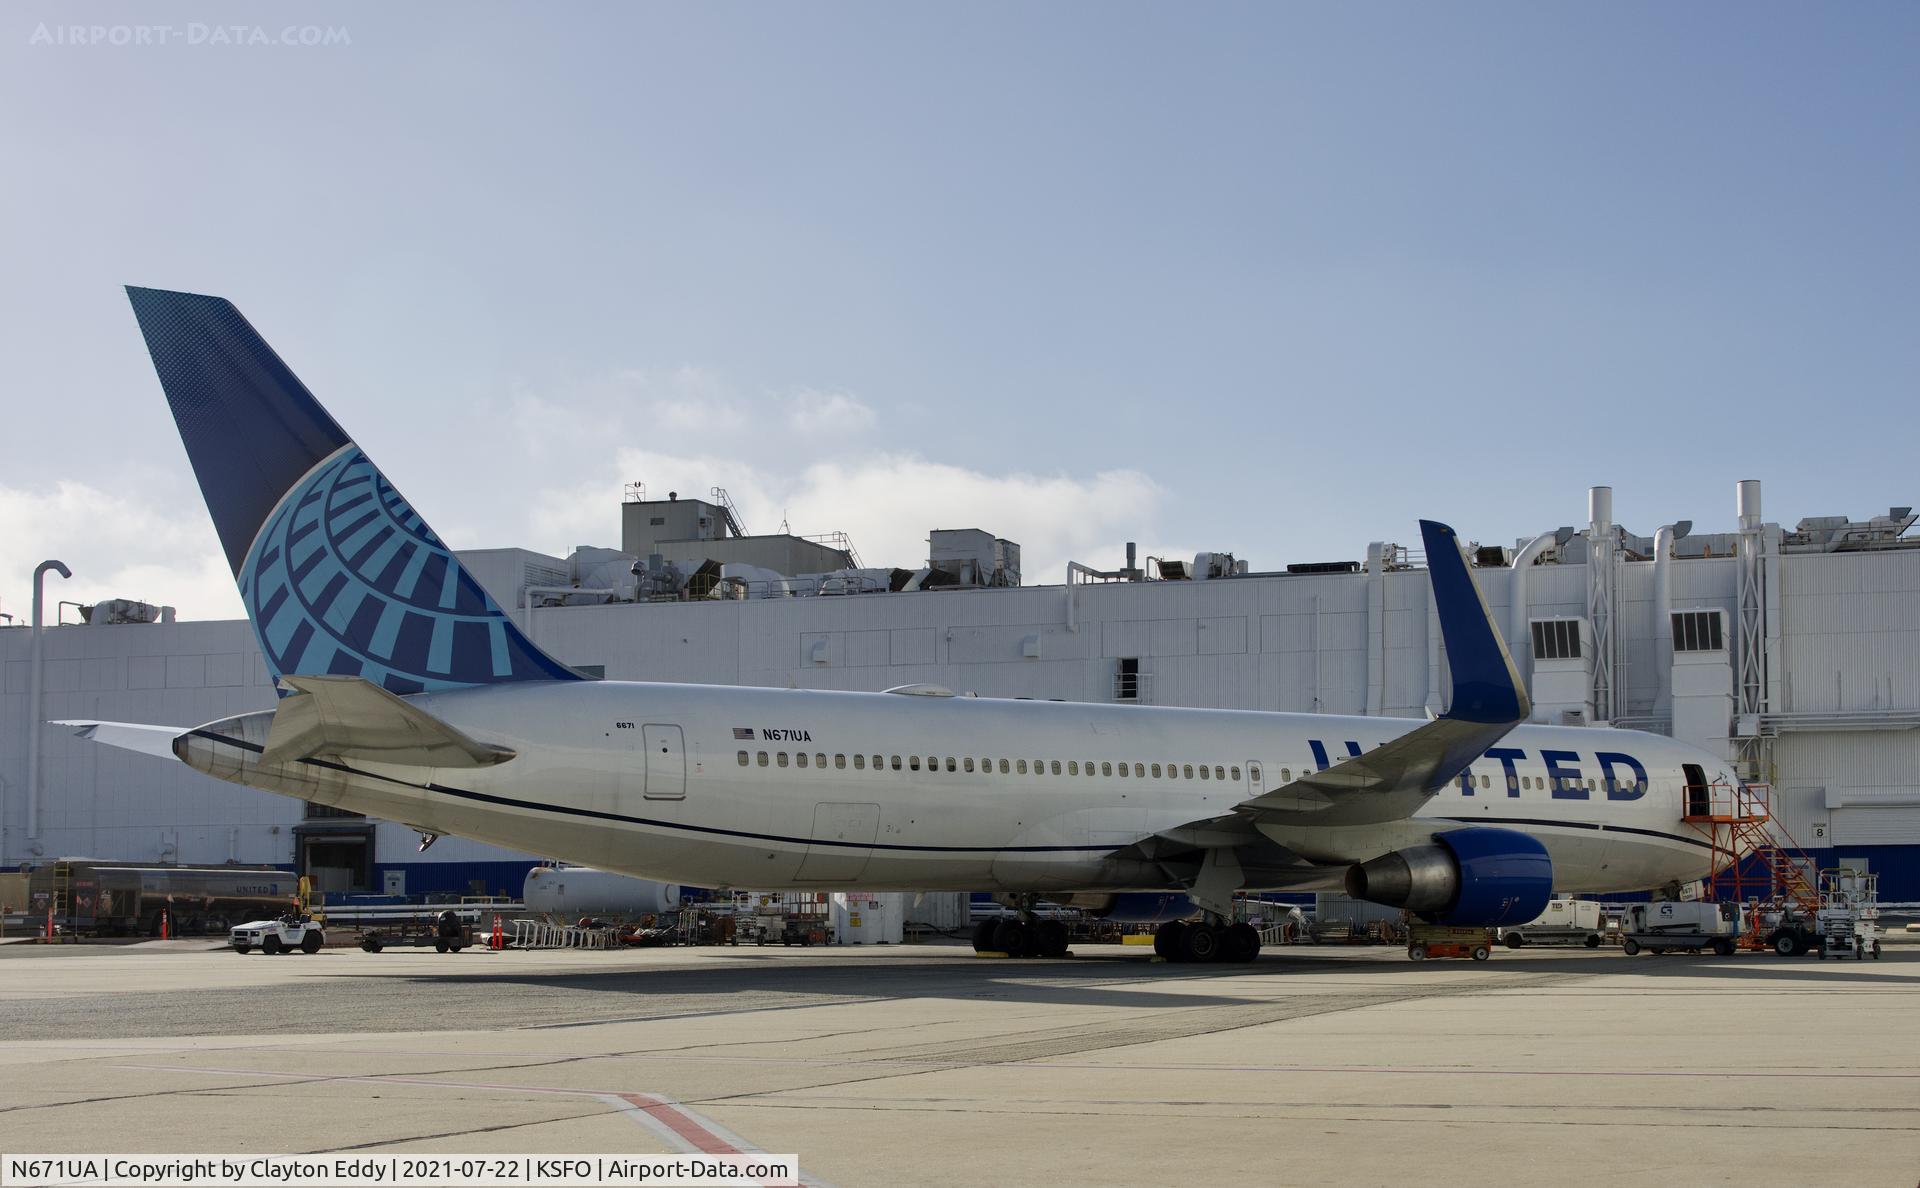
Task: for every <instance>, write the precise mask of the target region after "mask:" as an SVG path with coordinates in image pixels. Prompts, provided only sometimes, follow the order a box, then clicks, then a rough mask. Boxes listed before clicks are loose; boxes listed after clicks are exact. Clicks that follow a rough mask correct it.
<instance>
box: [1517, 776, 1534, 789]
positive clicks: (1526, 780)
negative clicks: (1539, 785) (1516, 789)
mask: <svg viewBox="0 0 1920 1188" xmlns="http://www.w3.org/2000/svg"><path fill="white" fill-rule="evenodd" d="M1520 786H1521V787H1522V788H1524V789H1526V790H1527V791H1529V792H1531V791H1533V777H1532V776H1521V777H1520Z"/></svg>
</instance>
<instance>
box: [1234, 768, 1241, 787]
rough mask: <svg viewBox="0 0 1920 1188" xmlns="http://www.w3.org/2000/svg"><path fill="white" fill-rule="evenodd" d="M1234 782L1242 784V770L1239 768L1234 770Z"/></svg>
mask: <svg viewBox="0 0 1920 1188" xmlns="http://www.w3.org/2000/svg"><path fill="white" fill-rule="evenodd" d="M1233 782H1234V783H1236V784H1237V783H1239V782H1240V769H1239V768H1237V767H1236V768H1234V769H1233Z"/></svg>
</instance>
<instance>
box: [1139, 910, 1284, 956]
mask: <svg viewBox="0 0 1920 1188" xmlns="http://www.w3.org/2000/svg"><path fill="white" fill-rule="evenodd" d="M1153 951H1154V952H1155V953H1156V954H1158V955H1159V956H1161V957H1164V958H1166V959H1167V960H1168V961H1180V962H1194V963H1199V962H1234V963H1245V962H1248V961H1252V960H1253V959H1254V958H1255V957H1258V956H1259V955H1260V933H1259V930H1258V929H1256V928H1254V926H1253V925H1251V924H1249V923H1247V922H1246V921H1244V920H1242V921H1241V922H1240V923H1238V924H1222V923H1219V922H1216V921H1214V920H1211V919H1208V920H1192V921H1188V920H1174V921H1172V922H1170V923H1167V924H1162V925H1161V926H1160V927H1159V929H1158V930H1156V931H1155V932H1154V934H1153Z"/></svg>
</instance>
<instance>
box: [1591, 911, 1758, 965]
mask: <svg viewBox="0 0 1920 1188" xmlns="http://www.w3.org/2000/svg"><path fill="white" fill-rule="evenodd" d="M1744 931H1745V920H1744V913H1743V912H1742V911H1741V906H1740V905H1739V904H1737V903H1708V902H1689V903H1676V902H1663V903H1635V904H1630V905H1628V907H1627V909H1626V910H1625V911H1624V912H1623V913H1621V919H1620V932H1621V936H1622V939H1621V942H1620V951H1621V952H1623V953H1625V954H1626V955H1627V956H1629V957H1634V956H1638V955H1639V953H1640V951H1641V950H1643V949H1646V950H1650V951H1651V952H1653V953H1654V954H1655V955H1659V954H1662V953H1699V952H1703V951H1705V950H1708V949H1711V950H1713V952H1715V953H1717V954H1719V955H1720V956H1722V957H1731V956H1733V952H1734V948H1735V946H1736V944H1737V942H1738V941H1739V939H1740V934H1741V933H1742V932H1744Z"/></svg>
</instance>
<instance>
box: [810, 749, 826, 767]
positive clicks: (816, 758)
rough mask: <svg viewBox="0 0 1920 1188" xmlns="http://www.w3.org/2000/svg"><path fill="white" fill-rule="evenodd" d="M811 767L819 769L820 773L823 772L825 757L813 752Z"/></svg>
mask: <svg viewBox="0 0 1920 1188" xmlns="http://www.w3.org/2000/svg"><path fill="white" fill-rule="evenodd" d="M813 765H814V766H815V767H818V768H820V769H821V770H822V771H825V770H826V767H827V757H826V756H825V755H823V754H821V753H820V752H818V751H815V752H814V753H813Z"/></svg>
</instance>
